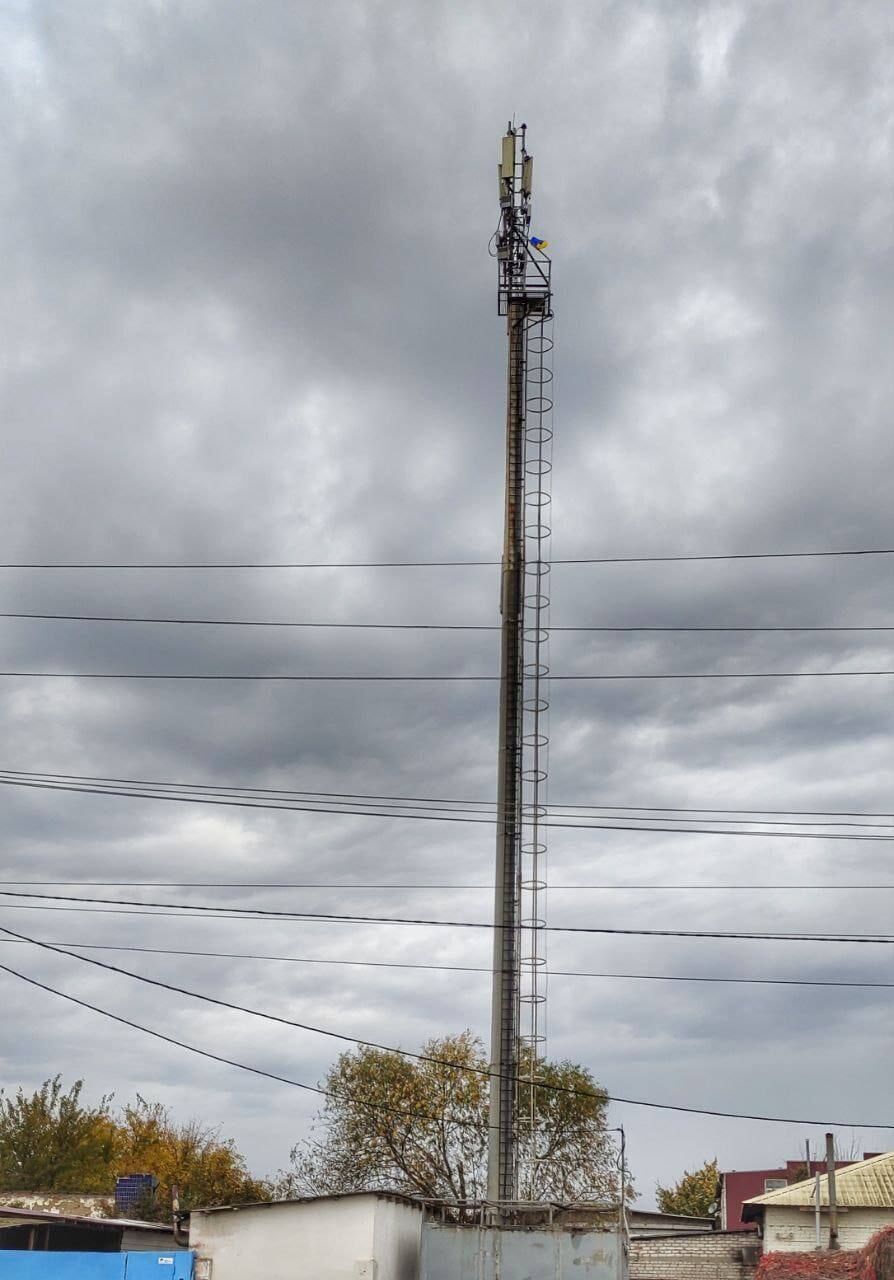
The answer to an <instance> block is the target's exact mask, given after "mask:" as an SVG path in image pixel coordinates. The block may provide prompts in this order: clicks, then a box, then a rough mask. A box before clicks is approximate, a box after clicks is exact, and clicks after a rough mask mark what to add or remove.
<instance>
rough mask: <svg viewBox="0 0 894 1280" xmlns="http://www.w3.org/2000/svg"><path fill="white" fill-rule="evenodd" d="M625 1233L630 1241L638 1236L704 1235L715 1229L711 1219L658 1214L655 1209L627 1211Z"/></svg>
mask: <svg viewBox="0 0 894 1280" xmlns="http://www.w3.org/2000/svg"><path fill="white" fill-rule="evenodd" d="M625 1218H626V1220H627V1231H628V1233H629V1235H630V1238H631V1239H632V1240H636V1239H637V1237H638V1236H649V1237H652V1238H658V1237H659V1236H683V1235H704V1234H705V1233H706V1232H707V1233H709V1232H711V1231H713V1230H714V1228H715V1225H716V1224H715V1221H714V1219H713V1218H693V1217H691V1216H690V1215H689V1214H686V1213H659V1211H658V1210H657V1209H628V1210H627V1211H626V1213H625Z"/></svg>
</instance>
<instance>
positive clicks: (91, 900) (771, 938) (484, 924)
mask: <svg viewBox="0 0 894 1280" xmlns="http://www.w3.org/2000/svg"><path fill="white" fill-rule="evenodd" d="M0 898H26V899H28V900H38V901H41V902H45V901H48V902H66V903H79V904H80V903H83V904H85V905H102V906H113V907H139V908H141V909H145V908H149V907H157V908H161V909H163V910H165V911H176V912H179V911H189V912H196V913H201V914H202V915H205V914H206V913H207V915H208V916H209V917H210V918H212V919H215V918H217V919H219V918H221V916H220V915H219V914H218V913H225V915H224V916H223V918H232V919H239V920H302V921H304V920H319V921H323V922H325V923H327V924H386V925H388V924H399V925H422V926H425V927H442V928H443V927H446V928H453V929H487V930H490V931H493V930H496V929H498V928H500V927H501V926H499V925H496V924H494V923H493V922H492V921H490V920H434V919H429V918H428V917H415V916H377V915H349V914H345V913H341V912H329V911H273V910H271V909H269V908H266V907H231V906H227V907H219V906H208V905H206V904H203V903H194V902H185V903H182V902H142V901H140V900H139V899H134V898H95V897H77V896H75V895H72V894H64V893H24V892H22V891H21V890H12V889H0ZM541 927H542V928H544V929H545V930H547V931H548V932H549V933H575V934H598V935H610V936H620V937H628V936H629V937H644V938H713V939H721V940H730V939H732V940H738V941H756V942H757V941H760V942H861V943H884V944H890V943H894V934H883V933H800V932H795V931H785V932H780V933H756V932H755V933H739V932H728V931H724V930H702V929H624V928H620V927H617V926H611V927H610V926H602V925H577V924H548V925H543V926H541Z"/></svg>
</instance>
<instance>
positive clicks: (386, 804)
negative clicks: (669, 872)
mask: <svg viewBox="0 0 894 1280" xmlns="http://www.w3.org/2000/svg"><path fill="white" fill-rule="evenodd" d="M19 779H22V780H23V782H22V785H27V784H29V783H33V784H34V785H38V784H44V783H46V784H51V783H52V784H55V783H56V782H57V781H59V782H61V781H62V780H71V781H77V782H86V783H90V784H93V783H95V784H98V785H99V784H101V785H102V786H106V785H109V786H115V787H117V786H119V785H120V786H125V787H149V788H152V789H153V790H162V791H188V792H199V793H203V792H211V793H213V794H214V795H218V794H221V793H222V794H224V795H228V796H230V797H232V798H236V799H242V797H243V793H248V794H251V795H266V796H272V797H274V798H276V797H279V796H297V797H304V798H306V799H309V800H312V801H315V802H319V803H326V804H330V803H333V804H334V803H336V802H337V804H338V807H339V808H342V807H344V809H345V811H346V812H350V811H351V809H353V808H356V807H357V806H359V805H362V804H368V803H370V802H375V804H376V806H377V808H383V809H389V810H390V809H410V810H411V811H412V812H413V813H416V812H426V811H427V812H432V811H439V812H445V813H448V814H455V813H459V814H462V813H472V814H475V815H478V816H482V815H483V816H484V817H487V816H488V814H489V813H490V812H493V813H496V811H497V805H496V804H495V803H494V802H493V801H484V800H458V799H450V798H447V799H441V800H439V799H435V798H434V797H431V796H428V797H424V796H403V797H401V796H376V795H365V796H364V795H358V794H356V793H351V792H336V791H297V790H286V789H277V788H272V787H240V786H229V787H223V786H214V785H206V784H202V783H182V782H154V781H145V780H141V779H136V778H102V777H95V776H90V775H84V774H53V773H39V772H37V771H28V772H25V771H23V770H17V769H0V781H2V782H16V781H18V780H19ZM60 789H61V788H60ZM542 808H543V810H544V814H543V817H546V816H547V814H548V815H550V816H552V817H554V818H575V817H579V816H581V815H580V814H579V813H577V812H576V811H577V810H581V809H583V810H588V811H598V816H601V817H605V818H613V816H614V815H613V814H612V813H611V812H609V810H612V809H617V808H619V806H612V805H557V804H553V805H543V806H542ZM645 812H663V813H671V812H678V811H677V810H651V811H648V810H647V811H645ZM691 812H694V813H699V812H705V813H707V812H712V811H710V810H692V811H691ZM716 812H721V811H716ZM754 812H759V811H754ZM851 816H858V815H850V814H847V815H843V817H842V819H841V820H836V821H833V822H826V821H823V822H803V821H799V822H790V821H785V820H776V819H775V818H774V819H770V818H718V817H712V818H710V819H707V821H711V822H715V823H719V824H721V825H724V826H726V825H735V826H775V827H805V826H806V827H867V828H868V827H873V828H875V827H879V828H881V827H891V826H892V825H894V824H892V823H888V822H849V821H844V820H843V819H844V818H845V817H851ZM865 816H867V817H870V816H877V817H885V816H891V817H894V815H883V814H879V815H868V814H867V815H865ZM629 821H632V822H653V821H654V819H653V818H651V817H644V818H640V817H638V816H636V814H635V813H634V812H633V810H632V808H631V815H630V818H629ZM662 821H663V822H667V823H675V824H679V823H681V822H683V821H687V819H682V818H668V817H664V818H662Z"/></svg>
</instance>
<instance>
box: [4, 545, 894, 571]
mask: <svg viewBox="0 0 894 1280" xmlns="http://www.w3.org/2000/svg"><path fill="white" fill-rule="evenodd" d="M890 555H894V547H872V548H867V547H859V548H854V549H851V548H847V549H841V550H831V551H740V552H726V553H722V554H698V555H637V556H584V557H568V558H565V559H561V560H551V561H550V563H551V564H554V565H565V564H567V565H573V564H687V563H688V564H694V563H696V562H699V561H724V560H726V561H735V560H811V559H829V558H832V557H839V556H890ZM500 563H501V561H499V560H305V561H299V560H285V561H208V560H205V561H192V562H172V561H170V560H167V561H123V562H122V561H117V562H114V561H59V560H55V561H18V562H14V561H10V562H8V563H6V564H0V569H121V570H124V569H477V568H495V567H497V566H499V565H500Z"/></svg>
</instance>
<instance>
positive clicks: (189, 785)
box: [0, 768, 894, 826]
mask: <svg viewBox="0 0 894 1280" xmlns="http://www.w3.org/2000/svg"><path fill="white" fill-rule="evenodd" d="M0 775H6V776H9V777H15V778H27V779H39V780H41V781H43V780H47V779H49V780H61V781H68V782H97V783H116V784H121V785H124V786H134V787H161V788H163V789H164V790H166V791H175V790H182V791H225V792H243V791H244V792H249V793H252V794H261V795H274V796H311V797H315V798H321V797H322V798H324V799H327V800H329V799H331V800H370V801H375V802H376V803H382V802H384V801H391V800H394V801H400V802H401V803H402V804H403V803H406V804H432V805H436V806H438V807H442V806H443V807H446V806H455V805H460V806H463V807H468V808H471V807H472V806H477V807H478V808H487V809H490V810H496V809H497V805H496V804H495V803H494V801H493V800H463V799H456V798H444V797H438V796H392V795H378V794H374V793H372V794H371V793H366V792H358V791H300V790H294V789H290V788H279V787H247V786H241V785H238V784H228V785H222V784H216V783H207V782H159V781H151V780H149V781H147V780H146V779H145V778H115V777H111V778H110V777H104V776H101V775H96V774H84V773H49V772H47V771H46V770H43V769H39V770H38V769H2V768H0ZM547 807H548V808H549V809H550V810H551V811H555V810H562V809H590V810H593V809H597V810H623V811H624V812H634V811H637V810H638V811H640V812H644V813H690V814H691V813H701V814H707V813H747V814H761V813H763V814H773V815H776V814H783V813H784V814H788V815H790V816H794V817H818V818H831V817H834V816H836V815H838V816H840V817H844V818H894V813H876V812H866V811H865V810H843V809H746V808H738V807H737V808H721V807H718V806H717V805H711V806H707V807H703V808H700V809H692V808H689V809H686V808H680V807H678V806H677V807H675V806H672V805H623V804H570V803H566V804H552V805H548V806H547ZM714 820H715V819H712V821H714ZM834 825H836V826H839V825H841V824H840V823H836V824H834Z"/></svg>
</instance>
